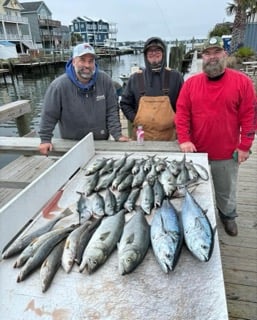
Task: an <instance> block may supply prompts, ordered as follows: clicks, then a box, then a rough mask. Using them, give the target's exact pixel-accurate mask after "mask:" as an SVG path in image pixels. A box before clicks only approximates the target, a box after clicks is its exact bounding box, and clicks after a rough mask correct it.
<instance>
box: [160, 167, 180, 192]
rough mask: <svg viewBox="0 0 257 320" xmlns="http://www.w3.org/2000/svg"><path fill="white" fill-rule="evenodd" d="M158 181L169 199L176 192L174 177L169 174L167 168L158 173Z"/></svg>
mask: <svg viewBox="0 0 257 320" xmlns="http://www.w3.org/2000/svg"><path fill="white" fill-rule="evenodd" d="M159 180H160V182H161V184H162V185H163V189H164V192H165V195H166V196H167V197H171V196H172V194H173V193H174V191H175V190H176V177H175V176H174V174H172V173H171V171H170V169H169V168H168V167H167V168H166V169H165V170H164V171H162V172H161V173H160V175H159Z"/></svg>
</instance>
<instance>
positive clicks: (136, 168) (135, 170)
mask: <svg viewBox="0 0 257 320" xmlns="http://www.w3.org/2000/svg"><path fill="white" fill-rule="evenodd" d="M144 161H145V160H144V159H136V161H135V164H134V166H133V168H132V169H131V173H132V174H133V175H135V174H137V173H138V172H139V170H140V167H141V166H142V165H143V163H144Z"/></svg>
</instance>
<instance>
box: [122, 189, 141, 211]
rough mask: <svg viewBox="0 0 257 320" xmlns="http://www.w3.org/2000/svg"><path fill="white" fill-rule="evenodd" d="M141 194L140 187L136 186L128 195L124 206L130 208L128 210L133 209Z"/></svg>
mask: <svg viewBox="0 0 257 320" xmlns="http://www.w3.org/2000/svg"><path fill="white" fill-rule="evenodd" d="M139 194H140V189H139V188H135V189H132V190H131V192H130V194H129V196H128V199H127V200H126V202H125V203H124V208H125V209H126V210H128V212H131V211H133V209H134V208H135V205H136V201H137V199H138V197H139Z"/></svg>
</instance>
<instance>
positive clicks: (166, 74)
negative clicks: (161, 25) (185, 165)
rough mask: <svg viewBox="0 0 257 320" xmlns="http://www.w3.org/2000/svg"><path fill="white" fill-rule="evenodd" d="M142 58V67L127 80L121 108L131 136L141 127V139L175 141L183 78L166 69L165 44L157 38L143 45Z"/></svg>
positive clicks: (175, 72) (176, 72)
mask: <svg viewBox="0 0 257 320" xmlns="http://www.w3.org/2000/svg"><path fill="white" fill-rule="evenodd" d="M144 59H145V68H144V69H143V70H140V71H138V72H136V73H134V74H132V75H131V76H130V78H129V80H128V83H127V85H126V87H125V90H124V92H123V94H122V98H121V101H120V106H121V109H122V111H123V113H124V115H125V116H126V118H127V119H128V120H130V121H131V122H132V123H133V126H134V133H135V129H136V127H137V126H139V125H141V126H143V129H144V137H145V140H163V141H172V140H175V139H176V130H175V124H174V116H175V112H176V101H177V98H178V95H179V92H180V89H181V87H182V84H183V77H182V75H181V74H180V73H179V72H178V71H176V70H171V69H169V68H167V67H166V45H165V43H164V42H163V41H162V40H161V39H160V38H158V37H152V38H149V39H148V40H147V41H146V42H145V45H144ZM134 137H135V135H134V136H133V138H134Z"/></svg>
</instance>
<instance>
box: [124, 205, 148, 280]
mask: <svg viewBox="0 0 257 320" xmlns="http://www.w3.org/2000/svg"><path fill="white" fill-rule="evenodd" d="M149 244H150V226H149V224H148V222H147V221H146V219H145V216H144V212H143V211H142V210H141V209H140V208H137V209H136V212H135V214H134V215H133V216H132V217H131V218H130V220H129V221H128V222H127V223H126V224H125V226H124V230H123V233H122V236H121V239H120V242H119V243H118V264H119V273H120V274H121V275H125V274H127V273H130V272H132V271H133V270H134V269H135V268H136V267H137V266H138V265H139V264H140V263H141V262H142V261H143V259H144V257H145V255H146V253H147V250H148V248H149Z"/></svg>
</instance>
